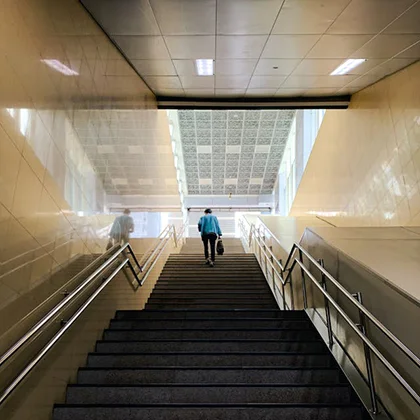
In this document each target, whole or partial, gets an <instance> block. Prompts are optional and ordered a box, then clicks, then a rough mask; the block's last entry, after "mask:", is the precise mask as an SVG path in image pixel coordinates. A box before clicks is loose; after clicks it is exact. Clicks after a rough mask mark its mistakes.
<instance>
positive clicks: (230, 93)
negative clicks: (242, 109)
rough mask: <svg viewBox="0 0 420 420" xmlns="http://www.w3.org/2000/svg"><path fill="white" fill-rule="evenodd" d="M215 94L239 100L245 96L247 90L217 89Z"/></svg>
mask: <svg viewBox="0 0 420 420" xmlns="http://www.w3.org/2000/svg"><path fill="white" fill-rule="evenodd" d="M216 86H217V82H216ZM215 93H216V95H217V96H220V97H226V98H238V97H241V96H243V95H244V94H245V89H215Z"/></svg>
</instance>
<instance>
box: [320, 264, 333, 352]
mask: <svg viewBox="0 0 420 420" xmlns="http://www.w3.org/2000/svg"><path fill="white" fill-rule="evenodd" d="M318 262H319V265H320V266H321V267H322V268H324V267H325V266H324V260H323V259H322V258H321V259H319V260H318ZM321 285H322V288H323V289H324V290H325V291H327V281H326V279H325V274H324V273H322V272H321ZM324 303H325V318H326V321H327V329H328V347H329V348H330V350H331V349H332V348H333V345H334V338H333V332H332V326H331V312H330V303H329V302H328V299H327V298H326V296H325V295H324Z"/></svg>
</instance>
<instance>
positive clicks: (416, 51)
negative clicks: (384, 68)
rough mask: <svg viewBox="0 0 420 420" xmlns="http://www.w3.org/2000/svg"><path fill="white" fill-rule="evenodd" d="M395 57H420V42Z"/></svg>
mask: <svg viewBox="0 0 420 420" xmlns="http://www.w3.org/2000/svg"><path fill="white" fill-rule="evenodd" d="M395 58H416V59H417V60H418V59H420V42H417V44H414V45H413V46H412V47H410V48H408V49H406V50H405V51H402V52H401V53H400V54H398V55H397V56H396V57H395Z"/></svg>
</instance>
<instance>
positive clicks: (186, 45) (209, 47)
mask: <svg viewBox="0 0 420 420" xmlns="http://www.w3.org/2000/svg"><path fill="white" fill-rule="evenodd" d="M215 39H216V38H215V37H214V36H205V35H198V36H197V35H196V36H188V35H185V36H165V42H166V45H167V46H168V50H169V53H170V54H171V57H172V59H184V60H185V59H193V60H196V59H198V58H214V57H215Z"/></svg>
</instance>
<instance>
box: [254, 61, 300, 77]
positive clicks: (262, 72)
mask: <svg viewBox="0 0 420 420" xmlns="http://www.w3.org/2000/svg"><path fill="white" fill-rule="evenodd" d="M300 61H301V60H300V59H299V60H289V59H279V58H277V59H275V58H274V59H261V60H259V61H258V64H257V67H256V68H255V72H254V76H288V75H289V74H290V73H291V72H292V71H293V70H294V69H295V67H296V66H297V65H298V64H299V63H300Z"/></svg>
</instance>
